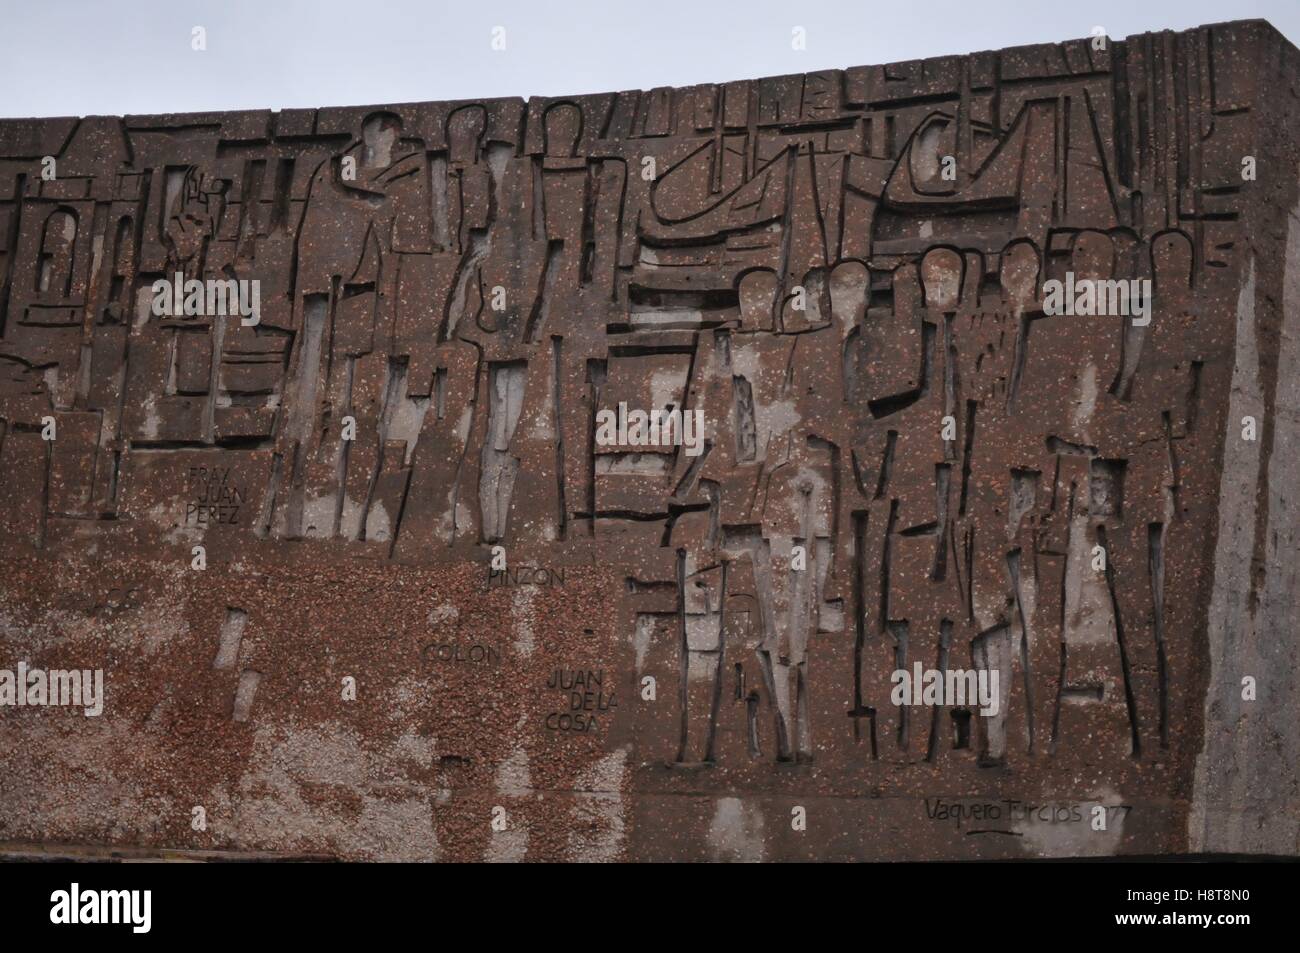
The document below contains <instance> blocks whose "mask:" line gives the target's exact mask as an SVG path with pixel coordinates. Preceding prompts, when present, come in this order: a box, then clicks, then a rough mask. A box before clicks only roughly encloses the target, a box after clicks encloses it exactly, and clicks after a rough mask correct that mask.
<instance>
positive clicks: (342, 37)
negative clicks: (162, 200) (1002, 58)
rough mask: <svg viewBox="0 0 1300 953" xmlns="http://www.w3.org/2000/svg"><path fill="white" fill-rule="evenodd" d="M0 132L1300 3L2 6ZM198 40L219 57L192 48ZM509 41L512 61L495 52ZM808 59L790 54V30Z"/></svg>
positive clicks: (535, 89)
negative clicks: (101, 117) (52, 121)
mask: <svg viewBox="0 0 1300 953" xmlns="http://www.w3.org/2000/svg"><path fill="white" fill-rule="evenodd" d="M4 6H5V9H4V12H3V22H4V24H5V26H4V30H3V31H2V32H0V91H2V92H0V116H6V117H16V116H68V115H82V116H85V115H96V114H110V115H118V114H123V113H161V112H191V111H203V110H213V109H256V108H268V107H269V108H272V109H283V108H286V107H302V106H343V105H365V104H371V103H397V102H410V101H416V100H438V99H471V98H484V97H492V96H523V97H527V96H533V95H544V96H553V95H567V94H577V93H597V92H608V91H617V90H624V89H649V88H651V87H654V86H684V85H690V84H693V83H702V82H718V81H725V80H734V79H747V78H753V77H759V76H771V75H778V74H781V73H798V72H806V71H809V70H818V69H829V68H842V67H846V66H857V65H866V64H879V63H889V62H895V61H898V60H907V59H916V58H919V57H925V56H937V55H943V54H952V53H969V52H973V51H976V50H986V49H999V48H1001V47H1006V46H1016V45H1021V44H1026V43H1044V42H1056V41H1060V40H1064V39H1069V38H1073V37H1082V36H1087V35H1088V34H1089V33H1090V31H1091V30H1092V29H1093V27H1095V26H1101V27H1104V28H1105V30H1106V32H1107V33H1108V34H1109V35H1110V36H1112V37H1114V38H1116V39H1120V38H1123V37H1125V36H1128V35H1131V34H1135V33H1144V32H1146V31H1148V30H1159V29H1176V30H1180V29H1186V28H1187V27H1191V26H1196V25H1198V24H1202V23H1217V22H1221V21H1224V20H1237V19H1250V18H1257V17H1258V18H1263V19H1267V20H1269V21H1270V22H1272V24H1273V25H1274V26H1275V27H1276V28H1277V29H1278V30H1280V31H1281V32H1282V33H1283V34H1285V35H1286V36H1287V37H1288V38H1290V40H1291V41H1292V42H1293V43H1297V44H1300V0H1233V2H1224V0H1217V2H1213V0H1118V2H1112V0H1100V2H1088V3H1077V2H1069V0H1019V2H1016V0H1005V2H998V0H912V2H910V3H909V2H906V0H903V2H899V0H824V2H819V0H803V2H793V0H785V2H777V0H738V2H727V3H715V2H709V0H532V2H499V0H457V2H442V0H424V2H419V0H321V2H315V3H313V2H306V0H5V4H4ZM195 26H203V27H204V28H205V29H206V31H207V49H206V50H205V51H202V52H196V51H195V50H193V49H192V48H191V31H192V28H193V27H195ZM497 26H501V27H504V28H505V31H506V32H505V39H506V49H505V50H504V51H494V50H493V49H492V47H491V39H492V30H493V28H494V27H497ZM796 26H800V27H803V28H804V30H805V31H806V37H807V48H806V49H804V50H802V51H799V50H794V49H792V48H791V31H792V30H793V28H794V27H796Z"/></svg>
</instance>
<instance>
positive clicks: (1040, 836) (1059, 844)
mask: <svg viewBox="0 0 1300 953" xmlns="http://www.w3.org/2000/svg"><path fill="white" fill-rule="evenodd" d="M1125 803H1126V802H1125V800H1124V798H1123V797H1122V796H1121V795H1119V794H1117V793H1116V792H1115V791H1113V790H1111V789H1110V788H1104V787H1103V788H1099V789H1098V790H1097V791H1095V792H1094V793H1093V796H1092V800H1090V801H1081V802H1071V803H1068V804H1067V803H1065V802H1061V803H1059V804H1049V805H1046V813H1044V810H1043V809H1040V810H1038V811H1035V812H1033V813H1032V814H1031V815H1030V816H1029V817H1027V818H1024V819H1022V820H1018V821H1017V822H1016V823H1014V824H1012V825H1011V829H1012V830H1013V831H1015V832H1016V833H1018V834H1020V835H1022V837H1023V841H1022V845H1021V846H1022V847H1023V849H1024V851H1025V854H1026V855H1027V856H1030V857H1110V856H1112V855H1114V854H1118V853H1119V849H1120V845H1121V844H1122V843H1123V840H1124V821H1125V817H1126V815H1127V813H1128V812H1127V811H1124V810H1122V809H1118V810H1117V808H1120V807H1121V806H1122V805H1124V804H1125ZM1051 808H1059V809H1061V810H1064V811H1073V810H1074V809H1076V808H1077V811H1078V815H1079V818H1078V820H1075V819H1074V817H1073V815H1072V814H1071V815H1070V816H1069V818H1068V819H1061V820H1056V819H1054V815H1053V813H1052V812H1051ZM1097 808H1101V809H1102V819H1101V820H1099V819H1098V815H1097V814H1096V813H1095V809H1097ZM1103 820H1104V824H1105V829H1104V830H1095V829H1094V827H1093V825H1094V824H1095V823H1102V822H1103Z"/></svg>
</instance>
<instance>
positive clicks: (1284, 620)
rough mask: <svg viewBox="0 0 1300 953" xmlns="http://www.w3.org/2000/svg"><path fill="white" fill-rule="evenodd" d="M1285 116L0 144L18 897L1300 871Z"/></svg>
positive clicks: (998, 109)
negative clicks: (534, 865) (182, 867)
mask: <svg viewBox="0 0 1300 953" xmlns="http://www.w3.org/2000/svg"><path fill="white" fill-rule="evenodd" d="M1298 77H1300V55H1298V54H1297V51H1296V50H1295V49H1294V48H1293V47H1292V46H1290V45H1289V44H1288V43H1287V42H1286V41H1285V40H1284V39H1282V38H1281V37H1280V36H1279V35H1278V34H1277V33H1276V32H1275V31H1273V29H1272V28H1271V27H1269V26H1268V25H1267V24H1265V23H1263V22H1258V21H1256V22H1240V23H1229V24H1222V25H1216V26H1209V27H1202V28H1198V29H1194V30H1189V31H1187V32H1184V33H1155V34H1148V35H1143V36H1137V37H1132V38H1129V39H1127V40H1124V41H1111V40H1106V39H1105V38H1100V37H1098V38H1092V39H1084V40H1077V41H1071V42H1066V43H1061V44H1057V45H1043V46H1032V47H1022V48H1017V49H1008V50H1004V51H1001V52H986V53H976V54H972V55H970V56H951V57H943V58H936V59H928V60H917V61H912V62H906V63H894V64H890V65H887V66H872V67H855V68H850V69H845V70H842V71H826V72H818V73H809V74H807V75H800V76H780V77H773V78H769V79H760V80H737V81H735V82H730V83H725V84H720V85H707V86H694V87H689V88H683V89H674V88H669V87H663V88H658V89H652V90H648V91H644V92H636V91H632V92H620V93H608V94H602V95H582V96H572V97H561V98H533V99H530V100H528V101H524V100H520V99H496V100H484V101H478V102H454V103H410V104H402V105H390V106H381V107H373V108H352V107H348V108H322V109H314V110H313V109H299V110H284V111H281V112H269V111H267V112H233V113H208V114H199V115H161V116H128V117H125V118H120V119H119V118H105V117H90V118H85V119H72V118H70V119H40V120H3V121H0V669H3V670H5V673H7V674H8V678H7V679H6V678H4V676H3V674H0V765H2V767H3V770H0V851H9V852H21V851H22V850H26V849H29V848H31V847H32V845H43V844H45V845H48V844H72V845H84V846H86V847H87V848H89V847H100V848H103V847H112V848H133V849H139V850H145V851H164V850H182V851H234V852H243V853H265V854H270V855H292V856H304V855H306V856H320V857H338V858H347V859H443V860H663V859H673V860H696V859H699V860H702V859H739V860H759V859H765V860H782V859H791V860H793V859H826V860H848V859H854V860H861V859H967V858H1018V857H1042V856H1091V855H1110V854H1164V853H1184V852H1219V851H1225V852H1256V853H1271V854H1294V853H1296V852H1297V849H1298V848H1297V836H1298V832H1300V800H1297V795H1296V790H1297V785H1296V776H1297V762H1298V760H1300V727H1298V726H1300V688H1298V683H1297V653H1298V648H1297V646H1298V644H1300V643H1298V642H1297V634H1296V623H1297V602H1298V601H1300V597H1298V596H1297V593H1298V592H1300V585H1298V580H1297V560H1296V552H1297V544H1298V543H1300V493H1298V492H1297V491H1300V477H1298V476H1297V474H1298V473H1300V467H1298V465H1297V464H1298V460H1297V454H1298V453H1300V99H1298V98H1297V95H1298V93H1300V88H1298V85H1297V79H1298ZM73 673H75V674H76V678H75V679H74V678H73ZM97 673H98V674H97ZM97 680H98V681H97ZM94 684H100V685H101V691H100V696H99V697H98V700H97V701H96V700H95V699H94V698H92V697H91V696H92V695H93V694H94V692H93V691H92V690H91V686H92V685H94ZM6 685H7V694H6ZM38 689H39V691H38ZM96 707H99V708H100V710H99V711H98V712H95V711H94V709H95V708H96Z"/></svg>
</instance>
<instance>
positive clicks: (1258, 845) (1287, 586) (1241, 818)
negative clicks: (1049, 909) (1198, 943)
mask: <svg viewBox="0 0 1300 953" xmlns="http://www.w3.org/2000/svg"><path fill="white" fill-rule="evenodd" d="M1266 278H1272V276H1266ZM1281 284H1282V288H1281V298H1282V302H1281V307H1280V313H1281V317H1282V327H1281V331H1280V334H1279V339H1278V367H1277V386H1276V390H1275V392H1274V395H1273V396H1274V411H1275V412H1274V414H1273V418H1272V421H1271V422H1272V428H1273V429H1272V441H1273V443H1272V453H1271V456H1270V458H1269V463H1268V470H1267V474H1266V480H1267V483H1266V487H1260V485H1259V479H1260V476H1261V469H1262V461H1261V453H1262V447H1263V440H1264V424H1265V408H1264V395H1263V389H1262V382H1261V381H1260V377H1259V372H1260V357H1259V345H1258V341H1257V337H1256V335H1257V324H1256V322H1257V316H1256V305H1257V300H1259V299H1257V297H1256V296H1257V290H1256V276H1255V261H1254V258H1253V257H1251V258H1250V259H1249V260H1248V263H1247V266H1246V278H1245V280H1244V281H1243V283H1242V287H1241V293H1240V297H1239V298H1238V302H1237V328H1236V362H1235V364H1234V366H1233V372H1232V389H1231V393H1230V397H1229V402H1228V414H1227V420H1226V421H1225V423H1224V427H1225V430H1226V433H1225V437H1224V451H1223V468H1222V478H1221V481H1220V485H1219V527H1218V537H1217V545H1216V548H1215V554H1214V566H1215V571H1214V581H1213V587H1212V590H1211V591H1212V595H1211V601H1210V609H1209V619H1208V624H1207V626H1206V630H1207V637H1208V639H1209V658H1210V679H1209V686H1208V688H1207V690H1206V695H1205V736H1204V743H1203V749H1202V751H1201V752H1200V754H1199V755H1198V756H1197V760H1196V773H1195V780H1194V788H1193V791H1194V793H1193V800H1192V809H1191V812H1190V814H1189V817H1188V841H1189V848H1190V849H1191V850H1193V851H1224V852H1252V853H1254V852H1258V853H1279V854H1292V853H1294V852H1295V851H1296V849H1297V847H1298V846H1300V810H1298V809H1297V804H1298V798H1297V794H1296V775H1295V772H1296V767H1295V766H1296V764H1297V763H1300V740H1298V739H1297V735H1296V731H1295V727H1296V725H1297V723H1300V689H1297V677H1296V676H1297V671H1298V670H1300V647H1298V644H1297V640H1296V638H1295V632H1296V630H1297V627H1298V625H1300V611H1298V610H1297V600H1296V591H1297V589H1300V579H1298V578H1297V575H1298V571H1297V564H1296V560H1295V558H1294V554H1295V552H1296V549H1297V546H1298V545H1300V510H1298V509H1297V502H1296V500H1297V496H1298V495H1300V494H1298V492H1297V477H1296V472H1297V471H1296V468H1295V463H1296V458H1297V456H1300V325H1298V324H1297V320H1298V319H1297V317H1296V316H1297V315H1300V206H1297V207H1295V208H1293V209H1292V210H1291V212H1290V218H1289V221H1288V230H1287V245H1286V265H1285V271H1284V273H1283V275H1282V282H1281ZM1275 289H1276V283H1275V282H1273V281H1270V282H1269V284H1268V285H1267V286H1266V288H1264V289H1261V290H1260V291H1259V294H1260V295H1261V296H1262V298H1263V300H1264V301H1265V302H1267V303H1266V304H1265V305H1264V307H1266V308H1275V307H1277V305H1276V303H1275V302H1276V290H1275ZM1246 416H1252V417H1254V418H1255V420H1256V422H1257V427H1258V433H1259V438H1258V439H1257V440H1254V441H1248V440H1244V439H1242V436H1241V433H1242V418H1243V417H1246ZM1264 500H1266V501H1267V502H1266V505H1267V507H1268V508H1267V520H1268V524H1267V526H1266V527H1265V528H1264V533H1263V539H1264V545H1265V564H1266V565H1267V566H1268V572H1267V573H1266V575H1265V576H1264V580H1263V582H1262V584H1261V585H1260V586H1259V591H1258V593H1257V602H1256V603H1254V604H1252V603H1251V600H1250V596H1251V578H1250V573H1251V568H1252V560H1251V559H1250V558H1248V556H1249V554H1250V553H1252V552H1253V551H1254V548H1255V535H1256V529H1257V526H1258V523H1259V520H1260V512H1259V507H1260V503H1261V502H1262V501H1264ZM1245 675H1251V676H1253V677H1254V678H1255V679H1256V680H1257V685H1256V688H1257V696H1256V700H1255V701H1247V700H1245V699H1243V698H1242V697H1241V696H1242V684H1241V681H1242V677H1243V676H1245Z"/></svg>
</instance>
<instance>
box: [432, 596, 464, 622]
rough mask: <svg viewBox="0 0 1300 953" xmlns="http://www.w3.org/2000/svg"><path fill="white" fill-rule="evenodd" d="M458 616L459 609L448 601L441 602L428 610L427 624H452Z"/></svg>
mask: <svg viewBox="0 0 1300 953" xmlns="http://www.w3.org/2000/svg"><path fill="white" fill-rule="evenodd" d="M459 618H460V610H459V609H457V608H456V607H455V606H454V605H452V604H451V603H450V602H443V603H440V604H439V605H437V606H435V607H434V608H432V609H430V610H429V615H428V620H429V625H454V624H455V623H456V621H457V620H458V619H459Z"/></svg>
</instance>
